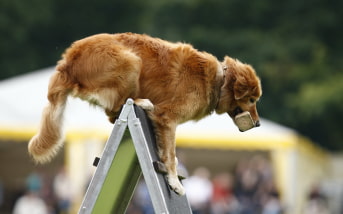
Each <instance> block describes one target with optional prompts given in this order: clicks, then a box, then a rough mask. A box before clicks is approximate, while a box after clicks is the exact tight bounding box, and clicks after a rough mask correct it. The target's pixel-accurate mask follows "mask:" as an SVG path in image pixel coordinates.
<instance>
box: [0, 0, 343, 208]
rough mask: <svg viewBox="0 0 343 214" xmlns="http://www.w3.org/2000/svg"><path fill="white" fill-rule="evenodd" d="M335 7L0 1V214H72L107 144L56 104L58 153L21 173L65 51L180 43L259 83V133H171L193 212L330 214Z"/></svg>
mask: <svg viewBox="0 0 343 214" xmlns="http://www.w3.org/2000/svg"><path fill="white" fill-rule="evenodd" d="M341 8H343V1H339V0H326V1H322V0H312V1H306V0H303V1H299V0H288V1H271V0H259V1H245V0H160V1H155V0H145V1H139V0H125V1H124V0H113V1H108V0H97V1H90V0H82V1H81V0H73V1H70V0H68V1H67V0H50V1H42V0H31V1H24V0H1V1H0V70H1V71H0V213H4V214H6V213H12V212H13V213H24V212H21V211H20V209H23V208H20V207H23V205H22V204H25V203H26V202H27V201H29V206H31V207H35V209H37V210H38V211H37V213H75V212H77V209H78V206H79V205H80V201H81V200H82V197H83V194H84V191H85V189H86V188H87V184H88V183H89V180H90V178H91V175H92V173H93V171H94V168H93V167H92V166H91V165H92V161H93V159H94V157H95V156H100V155H101V152H102V149H103V146H104V143H105V142H106V139H107V137H108V135H109V134H110V131H111V125H110V124H108V123H107V119H106V117H105V116H104V115H103V113H102V112H101V110H99V109H94V108H90V107H89V106H88V104H86V103H83V102H81V101H79V100H75V99H69V101H68V106H67V109H68V110H67V114H66V123H65V130H66V131H65V132H66V140H65V141H66V143H65V146H64V149H63V152H61V153H60V154H59V156H58V157H57V158H56V159H54V160H53V161H52V162H51V163H50V164H47V165H43V166H40V165H35V164H34V163H33V162H32V161H31V159H30V157H29V156H28V154H27V142H28V141H29V139H30V138H31V137H32V136H33V135H34V134H35V132H36V131H37V128H38V124H39V120H40V114H41V111H42V109H43V107H44V105H45V104H46V102H47V99H46V92H47V84H48V80H49V77H50V75H51V74H52V72H53V71H54V65H55V64H56V62H57V61H58V60H59V59H60V56H61V54H62V53H63V51H64V50H65V48H66V47H68V46H69V45H70V44H71V43H72V42H73V41H75V40H78V39H81V38H83V37H86V36H89V35H92V34H96V33H103V32H106V33H117V32H135V33H146V34H149V35H151V36H154V37H160V38H162V39H166V40H170V41H175V42H176V41H181V42H186V43H191V44H192V45H193V46H194V47H195V48H197V49H198V50H201V51H207V52H209V53H212V54H213V55H215V56H217V57H218V59H220V60H221V59H223V57H224V55H229V56H231V57H233V58H238V59H239V60H241V61H243V62H246V63H249V64H251V65H252V66H253V67H254V68H255V69H256V71H257V73H258V75H259V76H260V77H261V80H262V86H263V97H262V99H261V100H260V102H259V104H258V109H259V113H260V116H261V117H262V118H264V119H263V120H262V126H261V127H260V128H258V129H254V130H251V131H249V132H246V133H243V134H242V133H239V132H238V131H237V130H236V128H235V127H233V124H232V122H231V119H230V118H229V117H225V116H216V115H213V116H210V117H208V118H206V119H205V120H204V121H201V122H199V123H192V122H191V123H186V124H184V125H182V126H180V127H179V128H178V135H177V145H178V156H179V159H180V160H181V162H182V164H183V165H184V167H185V168H186V169H187V171H188V172H189V178H188V179H186V181H185V185H186V186H187V190H188V197H189V200H190V202H191V204H192V208H193V210H194V213H213V214H221V213H239V214H240V213H247V214H250V213H257V214H259V213H263V214H267V213H268V214H271V213H289V214H293V213H299V214H300V213H313V214H315V213H323V214H324V213H333V214H336V213H337V214H339V213H343V205H342V204H343V167H342V164H343V155H342V154H343V153H342V150H343V142H342V140H343V132H342V125H341V121H342V119H343V108H342V104H343V96H342V94H343V73H342V68H343V60H342V57H343V56H342V49H343V47H342V46H343V45H342V43H343V42H342V38H343V30H342V26H343V23H342V22H343V13H342V11H341ZM197 185H199V186H200V187H203V188H196V187H197ZM192 187H193V188H192ZM199 189H202V190H203V192H200V193H197V192H196V191H197V190H199ZM199 195H201V196H203V197H200V198H199V197H196V196H199ZM141 197H146V195H144V184H142V185H139V186H138V188H137V193H136V195H135V197H134V198H133V200H132V204H131V205H130V207H129V210H128V213H149V212H151V211H149V203H146V204H141V203H138V202H140V201H142V200H139V199H140V198H141ZM137 201H138V202H137ZM143 201H148V200H145V199H144V200H143ZM32 209H33V208H32ZM39 209H40V211H39ZM26 210H27V209H26Z"/></svg>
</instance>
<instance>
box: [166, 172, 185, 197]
mask: <svg viewBox="0 0 343 214" xmlns="http://www.w3.org/2000/svg"><path fill="white" fill-rule="evenodd" d="M168 184H169V186H170V188H171V189H172V190H173V191H174V192H176V194H178V195H184V194H185V193H186V190H185V188H184V187H183V186H182V184H181V182H180V180H179V178H178V177H177V176H170V175H168Z"/></svg>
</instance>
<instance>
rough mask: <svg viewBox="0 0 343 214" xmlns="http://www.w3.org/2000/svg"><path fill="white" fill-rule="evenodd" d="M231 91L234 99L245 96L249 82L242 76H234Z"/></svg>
mask: <svg viewBox="0 0 343 214" xmlns="http://www.w3.org/2000/svg"><path fill="white" fill-rule="evenodd" d="M233 93H234V96H235V100H240V99H242V98H243V97H245V96H247V95H248V93H249V83H248V81H247V79H246V78H245V77H244V76H241V75H238V76H236V81H235V83H234V85H233Z"/></svg>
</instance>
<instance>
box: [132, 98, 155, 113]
mask: <svg viewBox="0 0 343 214" xmlns="http://www.w3.org/2000/svg"><path fill="white" fill-rule="evenodd" d="M135 104H136V105H137V106H140V107H142V109H144V110H147V111H152V110H154V104H152V102H151V101H150V100H149V99H136V100H135Z"/></svg>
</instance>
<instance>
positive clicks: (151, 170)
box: [79, 99, 192, 214]
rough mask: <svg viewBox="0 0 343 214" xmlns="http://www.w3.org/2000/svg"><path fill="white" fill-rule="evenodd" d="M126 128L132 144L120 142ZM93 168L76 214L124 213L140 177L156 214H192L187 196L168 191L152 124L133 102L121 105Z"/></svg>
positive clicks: (130, 100) (129, 100) (129, 101)
mask: <svg viewBox="0 0 343 214" xmlns="http://www.w3.org/2000/svg"><path fill="white" fill-rule="evenodd" d="M127 127H128V129H129V132H130V135H131V138H132V142H133V143H132V142H131V141H122V139H123V136H124V132H125V130H126V129H127ZM94 165H95V166H97V169H96V171H95V173H94V176H93V178H92V180H91V183H90V185H89V187H88V189H87V192H86V195H85V197H84V199H83V202H82V204H81V207H80V210H79V214H91V213H92V214H110V213H111V214H112V213H115V214H121V213H125V211H126V209H127V207H128V205H129V203H130V200H131V198H132V195H133V193H134V190H135V187H136V185H137V183H138V182H139V180H140V177H141V174H142V173H143V176H144V180H145V182H146V185H147V188H148V191H149V194H150V197H151V200H152V204H153V207H154V211H155V213H156V214H174V213H175V214H179V213H182V214H188V213H189V214H191V213H192V211H191V208H190V206H189V202H188V200H187V197H186V195H183V196H180V195H177V194H176V193H175V192H174V191H172V190H171V189H170V188H169V186H168V183H167V180H166V175H165V174H166V170H165V167H164V165H163V163H161V162H159V159H158V156H157V147H156V140H155V135H154V131H153V128H152V126H151V122H150V120H149V118H148V117H147V116H146V114H145V112H144V110H143V109H142V108H140V107H138V106H136V105H134V102H133V100H132V99H128V100H127V101H126V104H125V105H123V108H122V110H121V113H120V115H119V118H118V119H117V120H116V122H115V124H114V127H113V130H112V133H111V135H110V137H109V139H108V140H107V143H106V146H105V148H104V150H103V154H102V156H101V158H96V160H95V163H94Z"/></svg>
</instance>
